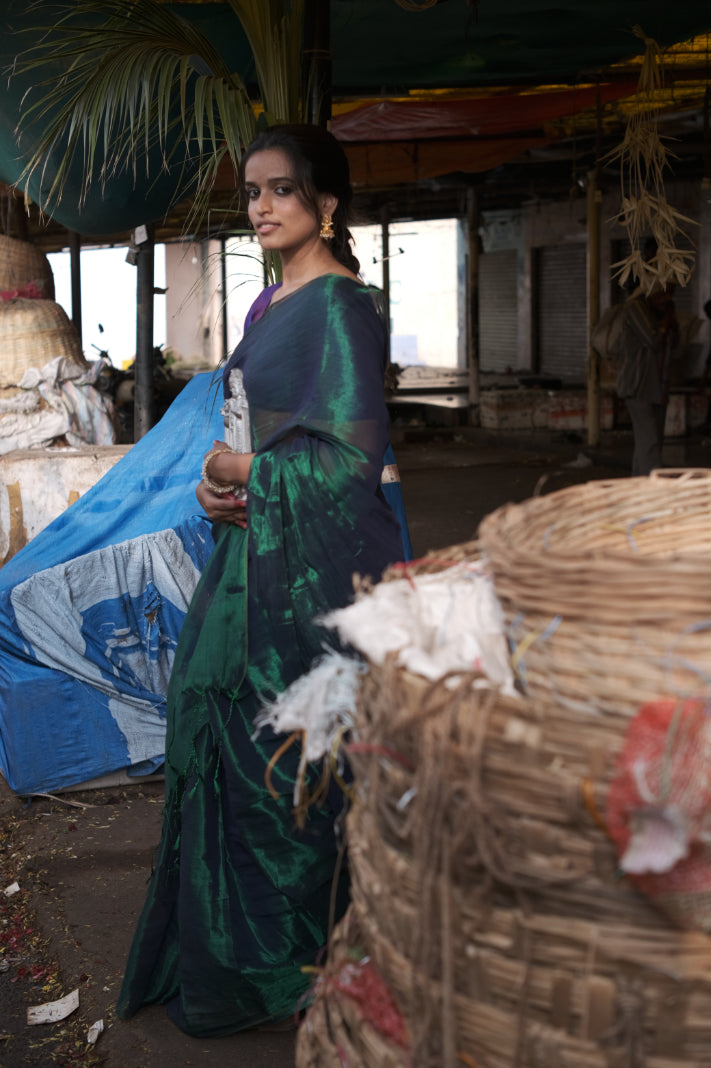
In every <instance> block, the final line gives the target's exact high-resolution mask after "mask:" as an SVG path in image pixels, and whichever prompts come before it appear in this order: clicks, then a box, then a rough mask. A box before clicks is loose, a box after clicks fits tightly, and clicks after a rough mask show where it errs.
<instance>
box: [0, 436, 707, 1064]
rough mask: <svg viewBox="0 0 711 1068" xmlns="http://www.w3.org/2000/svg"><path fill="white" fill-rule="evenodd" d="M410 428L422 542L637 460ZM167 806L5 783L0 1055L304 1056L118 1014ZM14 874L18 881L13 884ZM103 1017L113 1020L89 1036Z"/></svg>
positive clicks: (273, 1037)
mask: <svg viewBox="0 0 711 1068" xmlns="http://www.w3.org/2000/svg"><path fill="white" fill-rule="evenodd" d="M399 436H400V437H401V438H402V439H403V440H401V441H400V442H399V443H396V452H397V455H398V461H399V464H400V468H401V475H402V482H403V490H404V494H405V500H406V505H407V509H408V515H409V520H410V526H411V535H412V540H413V545H414V549H415V554H416V555H423V554H424V553H425V552H426V551H428V550H430V549H439V548H446V547H447V546H450V545H453V544H457V543H459V542H462V541H467V540H469V539H470V538H471V537H472V536H473V535H474V534H475V532H476V529H477V526H478V524H479V522H480V520H481V519H482V518H483V516H484V515H486V514H488V513H489V512H490V511H492V510H493V509H495V508H497V507H499V506H500V505H502V504H504V503H506V502H508V501H519V500H523V499H525V498H527V497H529V496H531V495H533V494H535V493H537V492H538V493H549V492H552V491H555V490H558V489H563V488H564V487H566V486H569V485H571V484H573V483H578V482H581V481H588V480H590V479H601V478H621V477H624V476H625V475H626V474H627V471H628V470H629V467H628V465H629V454H630V441H629V438H628V437H625V436H624V435H623V436H620V437H617V438H611V439H610V440H609V441H606V442H605V445H604V447H602V448H600V449H595V450H590V449H587V448H586V447H585V445H584V443H583V442H582V441H581V440H580V439H579V438H578V437H577V436H575V435H570V436H567V437H566V436H562V437H560V438H558V439H553V438H551V437H550V436H547V435H543V436H541V437H539V438H535V439H527V440H525V441H521V440H514V439H511V438H509V439H506V440H501V439H500V440H499V441H498V442H497V441H496V440H494V439H492V438H491V437H490V436H488V435H486V434H484V433H481V432H474V431H450V432H446V433H445V432H442V433H441V434H434V433H429V434H424V433H422V434H418V433H416V432H414V431H413V432H412V433H405V432H402V433H401V434H400V435H399ZM418 439H419V440H418ZM665 462H667V463H668V464H669V465H672V466H702V467H705V466H711V443H709V442H708V441H707V440H706V439H704V438H701V437H699V438H698V439H697V440H695V441H694V442H693V443H686V444H684V445H679V446H673V445H670V446H669V447H668V449H667V451H666V453H665ZM1 782H2V781H1V780H0V783H1ZM161 805H162V785H161V783H160V782H154V783H145V784H143V785H136V786H131V787H121V788H113V789H105V790H95V791H83V792H79V793H67V794H64V795H62V797H60V798H52V797H45V796H41V797H33V798H31V799H21V798H17V797H15V796H14V795H13V794H12V793H11V792H10V791H9V790H8V789H7V787H6V786H5V785H4V784H2V785H0V1068H25V1066H28V1065H30V1066H32V1068H50V1066H72V1065H98V1064H102V1065H106V1066H109V1068H164V1066H165V1068H187V1066H192V1065H201V1066H208V1068H209V1066H212V1065H215V1066H217V1065H223V1064H230V1065H235V1066H238V1065H244V1066H245V1068H260V1066H263V1068H291V1066H293V1063H294V1033H293V1032H292V1033H278V1032H248V1033H243V1034H240V1035H235V1036H232V1037H229V1038H224V1039H212V1040H209V1041H201V1040H197V1039H193V1038H189V1037H187V1036H185V1035H183V1034H182V1033H181V1032H180V1031H178V1030H177V1029H176V1028H175V1027H174V1026H173V1025H172V1024H171V1023H170V1022H169V1021H168V1019H167V1017H166V1015H165V1012H164V1010H163V1009H162V1008H160V1007H156V1008H151V1009H147V1010H144V1011H142V1012H140V1013H139V1014H138V1015H137V1016H136V1017H135V1018H134V1019H133V1020H132V1021H131V1022H129V1023H123V1022H120V1021H117V1019H116V1017H115V1014H114V1008H113V1006H114V1004H115V1000H116V996H117V993H118V989H119V985H120V982H121V974H122V968H123V964H124V961H125V958H126V954H127V951H128V947H129V943H130V939H131V936H132V931H133V927H134V924H135V921H136V918H137V915H138V912H139V909H140V906H141V904H142V901H143V896H144V893H145V887H146V881H147V879H148V876H149V872H150V865H151V857H152V854H153V850H154V848H155V846H156V843H157V839H158V834H159V826H160V818H161ZM14 883H17V884H18V885H19V887H20V889H19V891H18V892H16V893H14V894H11V895H10V896H7V894H3V890H5V888H8V887H11V886H12V884H14ZM74 990H78V992H79V1008H78V1009H77V1010H76V1011H75V1012H73V1013H72V1015H71V1016H69V1017H68V1018H67V1019H65V1020H63V1021H61V1022H58V1023H45V1024H39V1025H34V1026H29V1025H28V1024H27V1022H26V1011H27V1007H28V1006H37V1005H41V1004H43V1003H45V1002H50V1001H54V1000H56V999H58V998H60V997H63V996H65V995H67V994H69V993H71V992H72V991H74ZM99 1020H101V1021H103V1027H104V1030H103V1032H102V1033H101V1034H100V1035H99V1038H98V1040H97V1042H96V1044H95V1045H90V1044H88V1042H87V1036H88V1033H89V1029H90V1027H91V1025H92V1024H94V1023H95V1022H96V1021H99Z"/></svg>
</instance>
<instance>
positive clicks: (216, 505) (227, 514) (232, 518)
mask: <svg viewBox="0 0 711 1068" xmlns="http://www.w3.org/2000/svg"><path fill="white" fill-rule="evenodd" d="M195 496H196V497H197V499H198V501H199V502H200V504H201V506H202V508H203V509H204V510H205V514H206V515H207V518H208V519H209V520H211V522H213V523H232V524H234V526H237V527H242V529H243V530H246V529H247V502H246V501H245V500H240V499H239V498H238V497H236V496H235V495H234V493H213V492H212V490H210V489H208V488H207V486H206V485H205V483H204V482H199V483H198V485H197V487H196V489H195Z"/></svg>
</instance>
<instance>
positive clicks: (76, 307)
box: [67, 230, 81, 345]
mask: <svg viewBox="0 0 711 1068" xmlns="http://www.w3.org/2000/svg"><path fill="white" fill-rule="evenodd" d="M67 233H68V234H69V262H70V272H71V284H72V322H73V323H74V326H75V328H76V331H77V333H78V334H79V344H80V345H81V237H80V236H79V234H78V233H77V232H76V231H75V230H68V231H67Z"/></svg>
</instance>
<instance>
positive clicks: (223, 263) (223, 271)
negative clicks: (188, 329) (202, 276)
mask: <svg viewBox="0 0 711 1068" xmlns="http://www.w3.org/2000/svg"><path fill="white" fill-rule="evenodd" d="M220 286H221V287H222V305H221V320H222V358H223V359H224V360H226V359H227V356H228V353H227V346H228V343H229V339H228V337H227V332H228V324H227V241H226V239H225V238H224V237H221V238H220Z"/></svg>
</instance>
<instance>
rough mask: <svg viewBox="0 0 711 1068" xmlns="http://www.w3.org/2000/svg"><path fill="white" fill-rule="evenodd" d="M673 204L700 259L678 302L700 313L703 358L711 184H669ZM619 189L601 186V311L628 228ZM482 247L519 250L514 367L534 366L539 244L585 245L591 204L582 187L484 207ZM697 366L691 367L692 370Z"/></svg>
mask: <svg viewBox="0 0 711 1068" xmlns="http://www.w3.org/2000/svg"><path fill="white" fill-rule="evenodd" d="M665 195H666V198H667V200H668V202H669V203H670V204H672V205H673V206H674V207H675V208H677V210H679V211H681V212H682V213H683V214H684V215H685V216H687V217H688V218H689V219H690V220H692V221H691V222H690V223H688V224H685V230H686V232H687V234H688V238H689V242H682V244H683V246H684V247H686V246H687V245H688V243H690V244H691V245H692V246H695V251H696V261H695V267H694V271H693V274H692V277H691V281H690V283H689V285H688V287H685V288H684V289H681V288H679V289H677V297H676V303H677V308H678V310H679V312H680V316H681V317H682V318H687V319H688V318H691V317H692V316H697V317H698V318H699V319H700V320H702V323H703V327H702V331H701V334H700V336H699V343H698V346H697V357H698V358H697V363H698V360H702V362H703V359H704V358H705V353H706V351H708V344H709V328H708V321H707V320H706V316H705V315H704V311H703V305H704V303H705V301H707V300H708V299H709V298H711V188H709V189H704V187H703V185H700V184H699V183H698V182H674V181H669V182H667V183H665ZM620 203H621V194H620V189H619V187H617V186H616V185H614V184H612V185H610V186H609V187H608V188H606V189H604V190H603V197H602V208H601V230H602V233H601V254H600V300H601V311H604V310H605V308H607V307H608V306H609V305H610V303H611V302H612V295H613V291H614V287H615V286H616V285H617V282H616V281H615V279H614V278H613V269H612V268H613V263H614V250H615V243H616V242H618V241H624V240H625V239H626V237H627V233H626V231H625V230H624V229H623V227H622V226H621V225H620V224H619V223H618V222H617V221H616V216H617V214H618V212H619V210H620ZM479 233H480V238H481V242H482V251H483V252H495V251H504V250H515V251H516V253H517V283H516V285H517V294H516V295H517V309H518V313H517V314H518V322H517V331H518V336H517V352H516V368H515V369H516V370H517V371H530V370H531V369H532V366H533V353H532V336H533V327H532V296H533V295H532V291H531V280H532V262H533V255H534V251H535V249H538V248H544V247H546V246H549V245H562V244H567V243H569V242H572V243H585V244H587V204H586V196H585V193H584V192H581V194H580V196H578V197H575V198H574V199H571V200H568V201H565V202H552V201H551V202H543V201H536V202H531V203H528V204H525V205H523V207H522V208H520V209H511V210H509V211H492V212H483V213H482V217H481V225H480V231H479ZM695 370H698V368H694V367H693V366H690V367H689V368H687V372H688V374H689V375H692V374H693V373H694V371H695Z"/></svg>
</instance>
